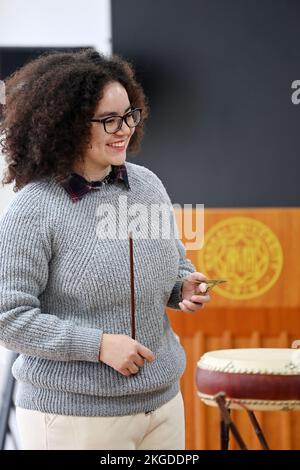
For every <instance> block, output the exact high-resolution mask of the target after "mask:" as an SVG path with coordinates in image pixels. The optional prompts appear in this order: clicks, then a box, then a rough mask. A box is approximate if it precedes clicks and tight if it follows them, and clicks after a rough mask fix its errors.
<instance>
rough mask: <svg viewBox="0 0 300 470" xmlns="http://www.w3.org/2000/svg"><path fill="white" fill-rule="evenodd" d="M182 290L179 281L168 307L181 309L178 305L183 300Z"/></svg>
mask: <svg viewBox="0 0 300 470" xmlns="http://www.w3.org/2000/svg"><path fill="white" fill-rule="evenodd" d="M181 289H182V282H181V281H177V282H176V283H175V285H174V287H173V290H172V293H171V296H170V298H169V301H168V305H167V306H168V307H170V308H175V309H179V305H178V304H179V302H181V300H182V296H181Z"/></svg>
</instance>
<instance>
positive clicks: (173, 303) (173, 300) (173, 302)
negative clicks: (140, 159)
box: [152, 173, 196, 310]
mask: <svg viewBox="0 0 300 470" xmlns="http://www.w3.org/2000/svg"><path fill="white" fill-rule="evenodd" d="M152 175H153V176H154V180H155V182H156V183H157V184H158V188H159V191H160V192H161V199H162V200H163V201H164V202H165V203H166V204H168V205H169V207H170V213H171V221H172V225H173V227H174V229H175V230H174V234H175V236H176V245H177V249H178V253H179V267H178V274H177V277H178V278H179V279H180V278H183V277H186V276H188V275H189V274H191V273H193V272H195V271H196V268H195V266H194V265H193V263H192V262H191V261H190V260H189V259H188V258H186V250H185V247H184V244H183V243H182V241H181V240H180V239H179V236H178V229H177V223H176V217H175V213H174V208H173V205H172V202H171V199H170V197H169V195H168V193H167V190H166V188H165V186H164V185H163V183H162V182H161V180H160V179H159V178H158V176H157V175H154V174H153V173H152ZM181 287H182V282H181V281H177V282H176V283H175V284H174V287H173V289H172V292H171V295H170V297H169V300H168V302H167V307H170V308H174V309H177V310H180V307H179V305H178V304H179V302H181V300H182V297H181Z"/></svg>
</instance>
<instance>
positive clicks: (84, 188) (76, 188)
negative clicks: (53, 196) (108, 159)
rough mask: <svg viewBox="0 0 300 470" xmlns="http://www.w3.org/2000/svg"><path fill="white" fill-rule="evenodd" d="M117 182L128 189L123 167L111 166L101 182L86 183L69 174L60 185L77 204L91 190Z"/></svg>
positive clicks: (82, 179) (125, 171) (84, 180)
mask: <svg viewBox="0 0 300 470" xmlns="http://www.w3.org/2000/svg"><path fill="white" fill-rule="evenodd" d="M117 181H120V182H122V183H123V184H124V185H125V187H126V188H127V189H130V186H129V181H128V175H127V170H126V166H125V165H120V166H115V165H112V169H111V172H110V173H109V174H108V175H107V176H106V177H105V178H104V179H103V180H102V181H87V180H86V179H85V178H84V177H83V176H81V175H78V174H77V173H71V175H70V176H69V178H68V179H67V181H64V182H62V183H61V185H62V187H63V188H64V189H65V190H66V191H67V193H68V194H69V196H70V197H71V199H72V202H77V201H79V200H80V199H82V198H83V196H84V195H85V194H87V193H89V192H90V191H91V190H92V189H99V188H100V187H101V186H102V185H103V184H112V183H115V182H117Z"/></svg>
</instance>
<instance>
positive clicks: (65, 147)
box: [0, 48, 148, 192]
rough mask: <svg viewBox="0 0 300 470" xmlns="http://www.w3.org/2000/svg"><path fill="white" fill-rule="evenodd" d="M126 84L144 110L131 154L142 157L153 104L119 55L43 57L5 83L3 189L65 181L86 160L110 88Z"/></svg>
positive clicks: (0, 124) (0, 125)
mask: <svg viewBox="0 0 300 470" xmlns="http://www.w3.org/2000/svg"><path fill="white" fill-rule="evenodd" d="M114 81H117V82H120V83H121V84H122V85H123V86H124V88H125V89H126V91H127V94H128V97H129V100H130V103H131V105H132V106H134V107H137V108H142V110H143V111H142V119H141V123H140V124H139V125H138V126H137V128H136V131H135V133H134V134H133V136H132V138H131V140H130V143H129V146H128V150H129V152H131V153H133V154H136V153H137V152H138V151H139V149H140V142H141V139H142V136H143V133H144V123H145V119H146V118H147V115H148V104H147V100H146V97H145V94H144V92H143V89H142V87H141V85H140V84H139V83H137V81H136V79H135V72H134V69H133V66H132V65H131V64H130V63H129V62H128V61H127V60H125V59H124V58H122V57H120V56H118V55H116V54H114V55H112V56H110V57H107V56H104V55H102V54H99V53H98V52H97V51H96V50H95V49H93V48H86V49H82V50H80V51H78V52H58V51H51V52H47V53H45V54H42V55H41V56H39V57H38V58H37V59H35V60H32V61H31V62H29V63H28V64H26V65H24V66H23V67H22V68H20V69H19V70H17V71H16V72H15V73H14V74H12V75H11V76H10V77H9V78H8V79H7V80H6V82H5V85H6V105H5V106H3V107H2V110H1V118H0V135H1V140H0V145H1V147H2V153H3V155H4V158H5V163H6V168H5V173H4V178H3V179H2V185H5V184H9V183H12V182H15V186H14V188H13V190H14V191H15V192H16V191H18V190H20V189H21V188H22V187H23V186H25V185H26V184H27V183H29V182H31V181H34V180H39V179H41V178H49V177H53V178H54V179H56V180H57V181H63V180H65V179H66V178H67V177H68V175H69V174H70V172H71V171H72V167H73V164H74V162H75V161H78V160H81V159H82V158H83V155H84V152H85V149H86V146H87V144H88V142H89V138H90V132H91V123H90V119H91V118H92V116H93V114H94V111H95V108H96V106H97V103H98V101H99V99H101V98H102V96H103V89H104V87H105V85H107V84H108V83H111V82H114Z"/></svg>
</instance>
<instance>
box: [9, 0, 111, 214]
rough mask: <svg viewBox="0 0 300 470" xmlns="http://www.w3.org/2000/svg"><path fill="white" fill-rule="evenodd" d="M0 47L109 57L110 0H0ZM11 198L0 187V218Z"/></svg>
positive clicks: (11, 194)
mask: <svg viewBox="0 0 300 470" xmlns="http://www.w3.org/2000/svg"><path fill="white" fill-rule="evenodd" d="M0 46H1V47H10V46H15V47H22V46H23V47H51V46H54V47H75V46H76V47H78V46H79V47H81V46H82V47H85V46H94V47H95V48H97V49H98V50H99V51H101V52H103V53H104V54H110V53H111V5H110V0H43V1H41V0H26V1H24V0H0ZM2 174H3V157H1V155H0V179H2ZM14 196H15V193H14V192H13V191H12V185H10V186H6V187H2V185H0V214H1V212H2V211H3V210H4V208H5V207H6V206H7V204H8V203H9V201H10V200H11V199H12V198H13V197H14Z"/></svg>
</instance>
